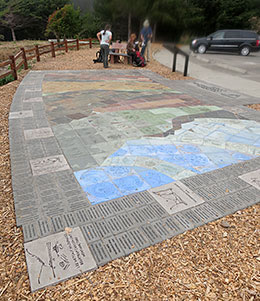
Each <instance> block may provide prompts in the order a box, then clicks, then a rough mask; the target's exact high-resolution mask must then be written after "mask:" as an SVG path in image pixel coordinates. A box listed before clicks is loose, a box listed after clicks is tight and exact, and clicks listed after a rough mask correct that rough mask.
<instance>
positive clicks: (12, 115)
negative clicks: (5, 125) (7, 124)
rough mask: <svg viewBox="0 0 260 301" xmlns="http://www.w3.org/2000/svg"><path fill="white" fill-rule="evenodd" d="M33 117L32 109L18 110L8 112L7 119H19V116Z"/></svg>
mask: <svg viewBox="0 0 260 301" xmlns="http://www.w3.org/2000/svg"><path fill="white" fill-rule="evenodd" d="M27 117H33V111H31V110H28V111H18V112H10V114H9V119H20V118H27Z"/></svg>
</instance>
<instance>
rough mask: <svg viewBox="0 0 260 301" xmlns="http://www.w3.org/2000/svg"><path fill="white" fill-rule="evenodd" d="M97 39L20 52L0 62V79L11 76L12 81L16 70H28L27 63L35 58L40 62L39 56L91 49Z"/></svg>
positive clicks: (43, 46) (15, 77) (67, 42)
mask: <svg viewBox="0 0 260 301" xmlns="http://www.w3.org/2000/svg"><path fill="white" fill-rule="evenodd" d="M97 41H98V40H97V39H91V38H89V39H81V40H79V39H75V40H70V41H68V40H63V41H62V42H56V43H54V42H50V44H46V45H41V46H39V45H35V47H34V48H30V49H24V48H21V50H20V51H19V52H18V53H17V54H16V55H10V56H9V59H8V60H6V61H3V62H0V79H2V78H5V77H6V76H8V75H10V74H11V75H12V76H13V78H14V80H17V78H18V75H17V73H18V70H19V69H20V68H22V67H23V68H24V69H25V70H27V69H28V61H29V60H32V59H33V58H36V60H37V62H40V60H41V55H43V54H47V53H51V56H52V57H56V52H57V51H61V50H65V52H68V51H69V49H72V48H76V50H79V49H80V47H82V46H89V48H92V45H93V42H97ZM6 66H8V67H7V71H6V72H5V73H1V68H4V67H5V68H6Z"/></svg>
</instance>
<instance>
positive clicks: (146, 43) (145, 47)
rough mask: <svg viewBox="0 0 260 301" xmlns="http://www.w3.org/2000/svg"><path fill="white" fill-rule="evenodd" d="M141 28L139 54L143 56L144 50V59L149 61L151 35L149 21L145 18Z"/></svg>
mask: <svg viewBox="0 0 260 301" xmlns="http://www.w3.org/2000/svg"><path fill="white" fill-rule="evenodd" d="M143 25H144V26H143V29H142V30H141V40H142V50H141V54H142V56H144V54H145V51H146V61H147V62H149V61H150V53H151V39H152V36H153V31H152V28H151V26H150V24H149V21H148V20H147V19H146V20H145V21H144V24H143Z"/></svg>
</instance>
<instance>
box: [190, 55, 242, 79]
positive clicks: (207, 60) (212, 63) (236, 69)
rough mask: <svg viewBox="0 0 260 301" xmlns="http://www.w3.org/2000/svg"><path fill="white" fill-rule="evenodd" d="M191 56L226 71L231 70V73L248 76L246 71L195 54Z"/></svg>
mask: <svg viewBox="0 0 260 301" xmlns="http://www.w3.org/2000/svg"><path fill="white" fill-rule="evenodd" d="M191 56H192V57H194V58H195V59H197V60H198V61H201V62H204V63H208V64H211V65H214V66H216V67H219V68H222V69H226V70H229V71H235V72H238V73H241V74H247V71H246V70H245V69H242V68H237V67H232V66H228V65H226V64H224V63H217V62H215V61H211V60H209V59H206V58H203V57H200V56H199V55H197V54H194V53H193V52H192V53H191Z"/></svg>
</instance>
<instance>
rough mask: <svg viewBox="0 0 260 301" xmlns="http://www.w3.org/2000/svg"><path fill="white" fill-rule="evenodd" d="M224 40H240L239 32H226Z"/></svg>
mask: <svg viewBox="0 0 260 301" xmlns="http://www.w3.org/2000/svg"><path fill="white" fill-rule="evenodd" d="M225 38H226V39H228V38H230V39H237V38H241V34H240V31H226V33H225Z"/></svg>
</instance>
